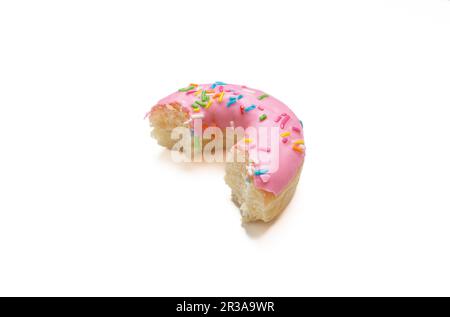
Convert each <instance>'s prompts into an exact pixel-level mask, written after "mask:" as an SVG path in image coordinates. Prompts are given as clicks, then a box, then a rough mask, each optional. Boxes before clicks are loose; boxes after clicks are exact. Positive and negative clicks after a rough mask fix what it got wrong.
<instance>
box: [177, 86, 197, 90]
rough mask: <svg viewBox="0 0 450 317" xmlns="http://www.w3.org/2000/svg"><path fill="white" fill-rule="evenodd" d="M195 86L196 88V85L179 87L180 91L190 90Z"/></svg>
mask: <svg viewBox="0 0 450 317" xmlns="http://www.w3.org/2000/svg"><path fill="white" fill-rule="evenodd" d="M194 88H195V86H194V85H190V86H189V87H186V88H181V89H178V91H189V90H192V89H194Z"/></svg>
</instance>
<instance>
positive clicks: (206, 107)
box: [205, 99, 212, 109]
mask: <svg viewBox="0 0 450 317" xmlns="http://www.w3.org/2000/svg"><path fill="white" fill-rule="evenodd" d="M211 104H212V100H211V99H210V100H209V101H208V103H207V104H206V106H205V109H208V108H209V107H211Z"/></svg>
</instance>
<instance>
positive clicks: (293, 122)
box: [157, 84, 305, 195]
mask: <svg viewBox="0 0 450 317" xmlns="http://www.w3.org/2000/svg"><path fill="white" fill-rule="evenodd" d="M198 90H208V91H210V90H214V92H209V93H207V95H208V96H209V97H210V99H211V100H213V102H212V104H211V106H210V107H209V108H207V109H206V108H202V107H199V109H200V111H199V112H194V111H193V108H192V106H191V105H192V104H193V103H195V101H197V100H198V101H201V94H198V95H197V96H196V94H195V93H193V91H198ZM221 92H224V96H223V100H222V102H219V101H218V100H219V98H218V97H216V98H213V96H214V95H215V94H220V93H221ZM263 94H264V92H262V91H260V90H257V89H252V88H248V87H246V86H240V85H231V84H224V85H221V84H202V85H198V86H197V87H195V88H193V89H191V90H189V91H177V92H175V93H173V94H171V95H169V96H167V97H165V98H163V99H161V100H160V101H159V102H158V104H157V105H158V106H161V105H168V104H179V105H181V106H182V107H183V110H184V111H186V112H188V113H189V114H190V115H198V114H203V115H204V117H203V119H202V124H203V125H207V126H217V127H219V128H221V129H225V128H227V127H230V126H234V127H243V128H244V129H247V128H249V127H255V128H258V127H266V128H270V127H278V128H279V133H283V132H286V131H292V133H291V134H290V135H289V136H285V137H281V136H280V135H279V134H278V135H275V136H273V135H272V136H271V135H270V134H266V135H264V134H261V133H258V134H257V135H254V134H252V135H246V138H251V142H250V143H245V142H244V140H241V141H239V142H238V143H237V144H236V147H237V148H245V149H246V150H248V152H249V157H250V161H251V164H252V166H253V170H255V171H257V172H258V170H259V171H266V170H267V171H268V172H266V173H264V174H262V175H257V174H254V175H253V182H254V185H255V187H256V188H259V189H262V190H265V191H268V192H271V193H273V194H275V195H278V194H280V193H281V192H282V191H283V190H284V189H285V188H286V186H287V185H288V184H289V182H290V181H291V180H292V179H293V178H294V177H295V176H296V175H297V172H298V170H299V169H300V168H301V166H302V164H303V160H304V157H305V151H302V152H298V151H295V150H293V148H292V147H293V145H294V143H293V142H294V141H295V140H299V139H303V127H302V124H301V123H300V121H299V120H298V118H297V117H296V116H295V114H294V113H293V112H292V111H291V110H290V109H289V108H288V107H287V106H286V105H285V104H284V103H282V102H281V101H279V100H277V99H275V98H274V97H272V96H269V97H266V98H263V99H262V100H259V99H258V97H259V96H261V95H263ZM240 95H242V97H241V98H240V99H238V97H239V96H240ZM230 98H231V99H230ZM233 99H234V100H236V102H234V103H232V102H231V103H232V104H231V105H230V106H229V107H227V104H228V103H230V100H233ZM252 105H254V106H255V107H251V106H252ZM249 107H250V108H251V109H250V110H249ZM243 109H247V110H248V111H244V110H243ZM262 114H265V115H266V116H267V118H266V119H265V120H260V116H261V115H262ZM191 124H192V122H191ZM273 137H275V138H276V139H275V140H272V138H273ZM283 139H285V141H284V142H283ZM269 141H271V142H269ZM256 145H258V146H256ZM277 153H279V154H278V155H277ZM275 155H277V156H275Z"/></svg>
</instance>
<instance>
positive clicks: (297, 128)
mask: <svg viewBox="0 0 450 317" xmlns="http://www.w3.org/2000/svg"><path fill="white" fill-rule="evenodd" d="M292 130H293V131H295V132H298V133H300V128H299V127H292Z"/></svg>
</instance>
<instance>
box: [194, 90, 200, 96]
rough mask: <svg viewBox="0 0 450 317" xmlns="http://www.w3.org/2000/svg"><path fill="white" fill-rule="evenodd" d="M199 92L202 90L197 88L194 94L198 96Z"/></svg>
mask: <svg viewBox="0 0 450 317" xmlns="http://www.w3.org/2000/svg"><path fill="white" fill-rule="evenodd" d="M201 93H202V90H201V89H199V90H197V91H196V92H195V93H194V95H196V96H198V95H200V94H201Z"/></svg>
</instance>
